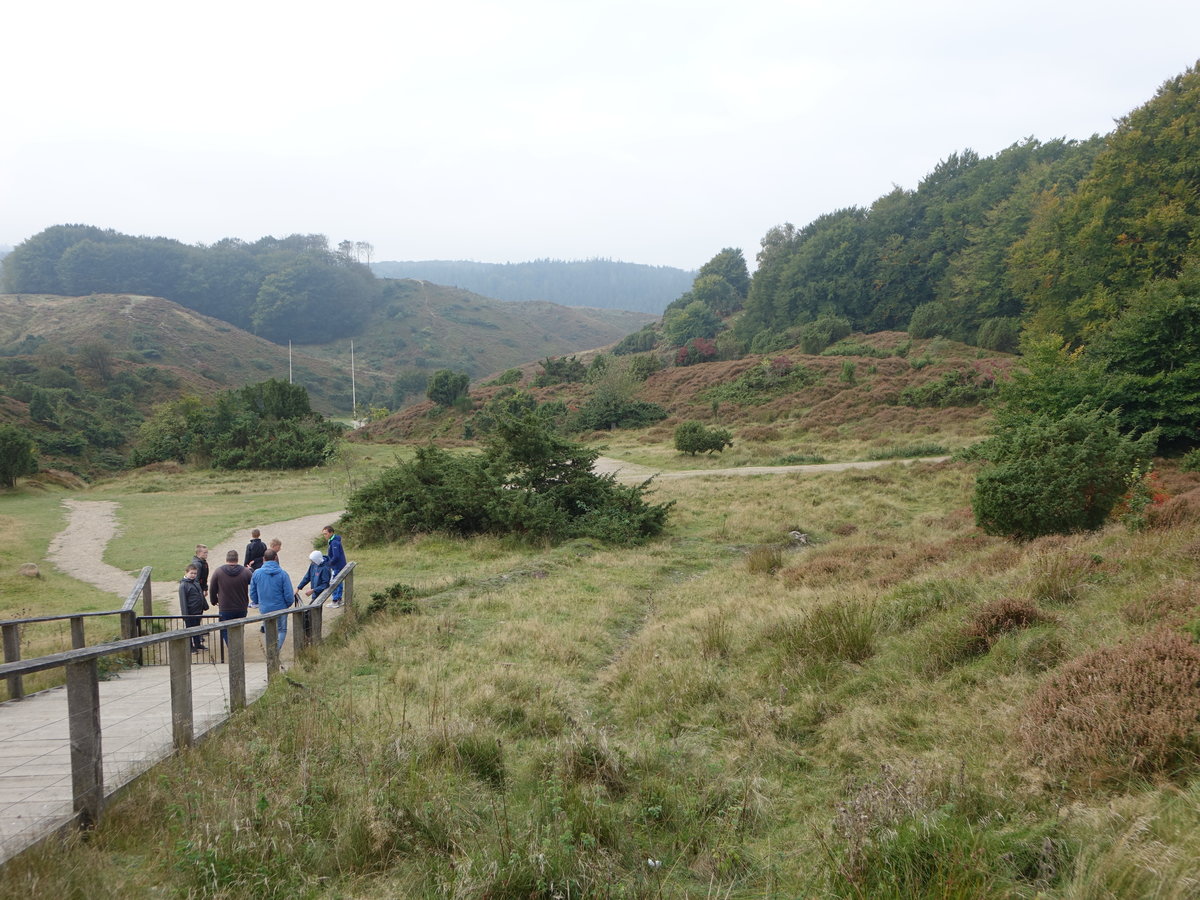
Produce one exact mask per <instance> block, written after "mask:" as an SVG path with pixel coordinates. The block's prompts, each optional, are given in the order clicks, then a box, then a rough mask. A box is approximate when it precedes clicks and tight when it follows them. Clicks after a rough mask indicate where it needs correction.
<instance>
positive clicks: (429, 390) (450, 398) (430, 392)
mask: <svg viewBox="0 0 1200 900" xmlns="http://www.w3.org/2000/svg"><path fill="white" fill-rule="evenodd" d="M470 383H471V376H470V375H468V374H467V373H466V372H453V371H451V370H450V369H438V370H437V371H436V372H434V373H433V375H432V376H431V377H430V379H429V385H428V387H426V389H425V396H426V397H428V398H429V399H430V400H431V401H432V402H434V403H436V404H437V405H438V406H445V407H452V406H454V404H455V402H456V401H458V400H459V399H461V398H462V397H465V396H466V395H467V387H468V385H470Z"/></svg>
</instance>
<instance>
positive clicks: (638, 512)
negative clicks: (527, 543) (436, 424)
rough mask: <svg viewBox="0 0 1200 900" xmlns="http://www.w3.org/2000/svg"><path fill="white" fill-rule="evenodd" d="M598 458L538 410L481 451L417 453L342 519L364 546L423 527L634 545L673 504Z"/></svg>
mask: <svg viewBox="0 0 1200 900" xmlns="http://www.w3.org/2000/svg"><path fill="white" fill-rule="evenodd" d="M598 455H599V454H598V453H596V452H595V451H592V450H588V449H586V448H584V447H581V446H579V445H577V444H573V443H571V442H569V441H566V440H564V439H562V438H560V437H559V436H558V435H557V434H555V432H554V429H553V427H552V426H551V425H549V424H547V423H546V422H545V421H543V420H542V419H541V418H539V417H538V416H537V414H536V413H535V412H534V411H525V412H524V413H522V414H520V415H501V416H500V417H498V419H497V421H496V423H495V424H494V426H493V430H492V434H491V437H490V440H489V442H488V444H487V446H486V448H485V450H484V452H483V453H482V454H475V455H465V456H455V455H452V454H450V453H447V452H446V451H444V450H439V449H437V448H435V447H422V448H420V449H418V451H417V455H416V458H415V459H413V460H412V461H410V462H404V463H400V464H398V465H396V466H392V467H391V468H389V469H387V470H385V471H384V473H383V474H382V475H381V476H380V477H379V478H378V479H376V480H375V481H373V482H371V483H370V484H368V485H367V486H366V487H364V488H362V489H360V490H358V491H356V492H354V494H352V495H351V496H350V498H349V500H348V502H347V504H346V509H347V512H346V515H345V517H344V519H343V524H344V526H345V529H346V532H347V534H348V535H351V536H352V539H353V540H355V541H357V542H359V543H363V544H368V543H378V542H381V541H394V540H402V539H404V538H407V537H409V536H411V535H412V534H414V533H421V532H444V533H449V534H457V535H464V536H465V535H472V534H515V535H520V536H523V537H526V538H529V539H533V540H539V541H541V540H546V541H564V540H570V539H572V538H576V537H592V538H597V539H600V540H604V541H608V542H611V543H618V544H633V543H640V542H642V541H645V540H646V539H647V538H650V537H652V536H654V535H656V534H658V533H660V532H661V531H662V529H663V528H664V527H665V525H666V518H667V514H668V512H669V510H670V508H671V504H669V503H667V504H658V505H654V504H650V503H647V502H646V499H645V497H644V494H645V491H646V490H647V488H648V485H649V482H644V483H642V484H640V485H636V486H626V485H621V484H618V483H617V482H616V479H615V478H613V476H611V475H597V474H596V473H595V472H593V471H592V464H593V463H594V462H595V461H596V457H597V456H598Z"/></svg>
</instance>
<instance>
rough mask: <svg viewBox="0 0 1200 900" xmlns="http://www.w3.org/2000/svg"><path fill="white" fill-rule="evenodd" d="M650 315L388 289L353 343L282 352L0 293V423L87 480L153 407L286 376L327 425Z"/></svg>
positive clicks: (124, 458)
mask: <svg viewBox="0 0 1200 900" xmlns="http://www.w3.org/2000/svg"><path fill="white" fill-rule="evenodd" d="M647 318H648V317H646V316H644V315H642V314H638V313H624V312H614V311H608V312H605V311H598V310H570V309H567V308H565V307H560V306H555V305H553V304H549V303H538V304H508V303H501V302H500V301H496V300H489V299H487V298H484V297H476V296H475V295H472V294H467V293H465V292H463V291H459V290H456V289H454V288H442V287H438V286H436V285H421V284H419V283H417V282H393V283H391V284H390V285H389V286H388V288H387V289H386V290H384V292H383V293H382V295H381V299H380V300H379V302H378V303H377V304H376V305H374V306H373V307H372V309H371V312H370V314H369V316H368V318H367V319H366V322H367V333H366V335H365V337H363V338H360V339H359V340H358V342H357V344H356V345H355V351H356V365H355V385H354V387H356V391H354V392H353V393H352V383H351V371H350V346H349V343H350V341H349V339H346V340H343V341H338V342H332V343H329V344H326V345H317V344H306V345H303V346H298V347H297V348H296V349H295V350H294V351H293V352H292V353H291V354H290V358H289V351H288V348H287V347H286V346H280V345H279V344H276V343H273V342H271V341H268V340H265V339H263V338H260V337H256V336H254V335H252V334H249V333H247V332H246V331H243V330H242V329H240V328H237V327H235V326H233V325H231V324H229V323H228V322H225V321H222V320H220V319H214V318H211V317H209V316H205V315H202V314H200V313H197V312H196V311H194V310H191V309H188V308H186V307H183V306H180V305H179V304H176V303H172V302H171V301H169V300H164V299H161V298H157V297H143V296H137V295H130V294H95V295H91V296H88V297H56V296H50V295H41V294H10V295H0V425H4V424H11V425H17V426H19V427H20V428H22V429H24V430H25V431H26V432H27V433H28V434H29V435H31V436H32V438H33V439H34V441H35V442H36V444H37V449H38V456H39V462H40V465H41V467H42V468H57V469H62V470H67V471H70V472H73V473H74V474H76V475H82V476H88V477H90V476H91V475H94V474H95V473H97V472H101V471H106V470H112V469H117V468H121V467H123V466H124V465H126V464H127V463H128V461H129V459H130V454H129V451H130V448H131V445H132V443H133V441H134V439H135V437H136V435H137V432H138V429H139V427H140V426H141V424H142V422H144V421H145V420H146V419H147V418H149V417H150V416H151V414H152V413H153V411H154V410H155V409H156V408H159V407H161V406H163V405H164V404H167V403H169V402H173V401H176V400H179V399H180V398H182V397H186V396H196V397H200V398H205V399H211V398H213V397H214V396H215V395H216V394H218V393H219V392H221V391H223V390H231V389H236V388H241V387H244V386H246V385H250V384H254V383H259V382H263V381H267V380H269V379H282V380H287V379H288V378H289V377H290V378H291V379H292V380H293V382H294V383H295V384H297V385H301V386H303V387H304V388H305V389H306V390H307V391H308V393H309V397H310V399H311V402H312V406H313V408H314V409H316V410H317V411H319V412H321V413H324V414H326V415H340V416H350V415H351V414H352V409H351V407H352V397H356V399H357V400H358V402H359V404H360V406H362V407H363V408H366V407H368V406H370V407H375V408H380V409H387V408H395V407H399V406H401V405H403V403H405V402H406V401H407V400H409V399H410V395H409V393H408V391H410V390H411V387H405V386H404V385H405V382H404V380H403V379H402V378H401V376H402V373H405V372H407V373H409V375H410V376H411V375H416V376H417V378H416V382H417V384H418V385H419V387H418V388H417V390H416V395H417V396H422V395H423V394H424V379H425V375H424V374H423V372H424V369H425V368H428V369H429V370H430V371H432V369H434V368H436V367H437V366H439V365H450V364H451V362H452V361H453V362H454V363H457V362H458V361H459V360H462V359H469V360H471V361H470V362H468V363H466V364H465V367H466V368H467V369H468V370H469V371H472V372H475V371H484V372H486V371H490V370H492V369H493V368H503V367H505V366H510V365H515V364H517V363H519V362H522V361H524V360H527V359H530V358H532V357H536V356H538V355H540V354H556V353H563V352H566V351H569V350H574V349H583V348H587V347H592V346H597V345H600V344H604V343H607V342H610V341H612V340H613V339H614V338H615V337H617V336H618V335H619V334H621V333H624V332H626V331H628V329H629V328H631V327H636V326H637V325H640V324H641V323H642V322H643V321H645V320H646V319H647Z"/></svg>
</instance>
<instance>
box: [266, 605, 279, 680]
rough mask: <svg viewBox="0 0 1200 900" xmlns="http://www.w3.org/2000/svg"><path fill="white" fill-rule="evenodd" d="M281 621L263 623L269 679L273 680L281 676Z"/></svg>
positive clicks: (268, 620)
mask: <svg viewBox="0 0 1200 900" xmlns="http://www.w3.org/2000/svg"><path fill="white" fill-rule="evenodd" d="M278 622H279V620H278V619H267V621H265V622H263V625H264V626H265V628H264V631H263V644H264V646H263V650H264V652H265V653H266V655H267V677H268V678H273V677H274V676H276V675H278V674H279V624H278Z"/></svg>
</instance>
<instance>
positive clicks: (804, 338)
mask: <svg viewBox="0 0 1200 900" xmlns="http://www.w3.org/2000/svg"><path fill="white" fill-rule="evenodd" d="M849 336H850V320H849V319H844V318H842V317H841V316H820V317H818V318H817V319H816V320H815V321H813V322H809V323H808V324H807V325H804V326H802V327H801V329H800V349H801V350H802V351H803V352H805V353H807V354H809V355H810V356H815V355H816V354H818V353H820V352H821V351H822V350H824V349H825V348H826V347H828V346H829V345H830V344H832V343H833V342H834V341H840V340H841V339H842V338H845V337H849Z"/></svg>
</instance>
